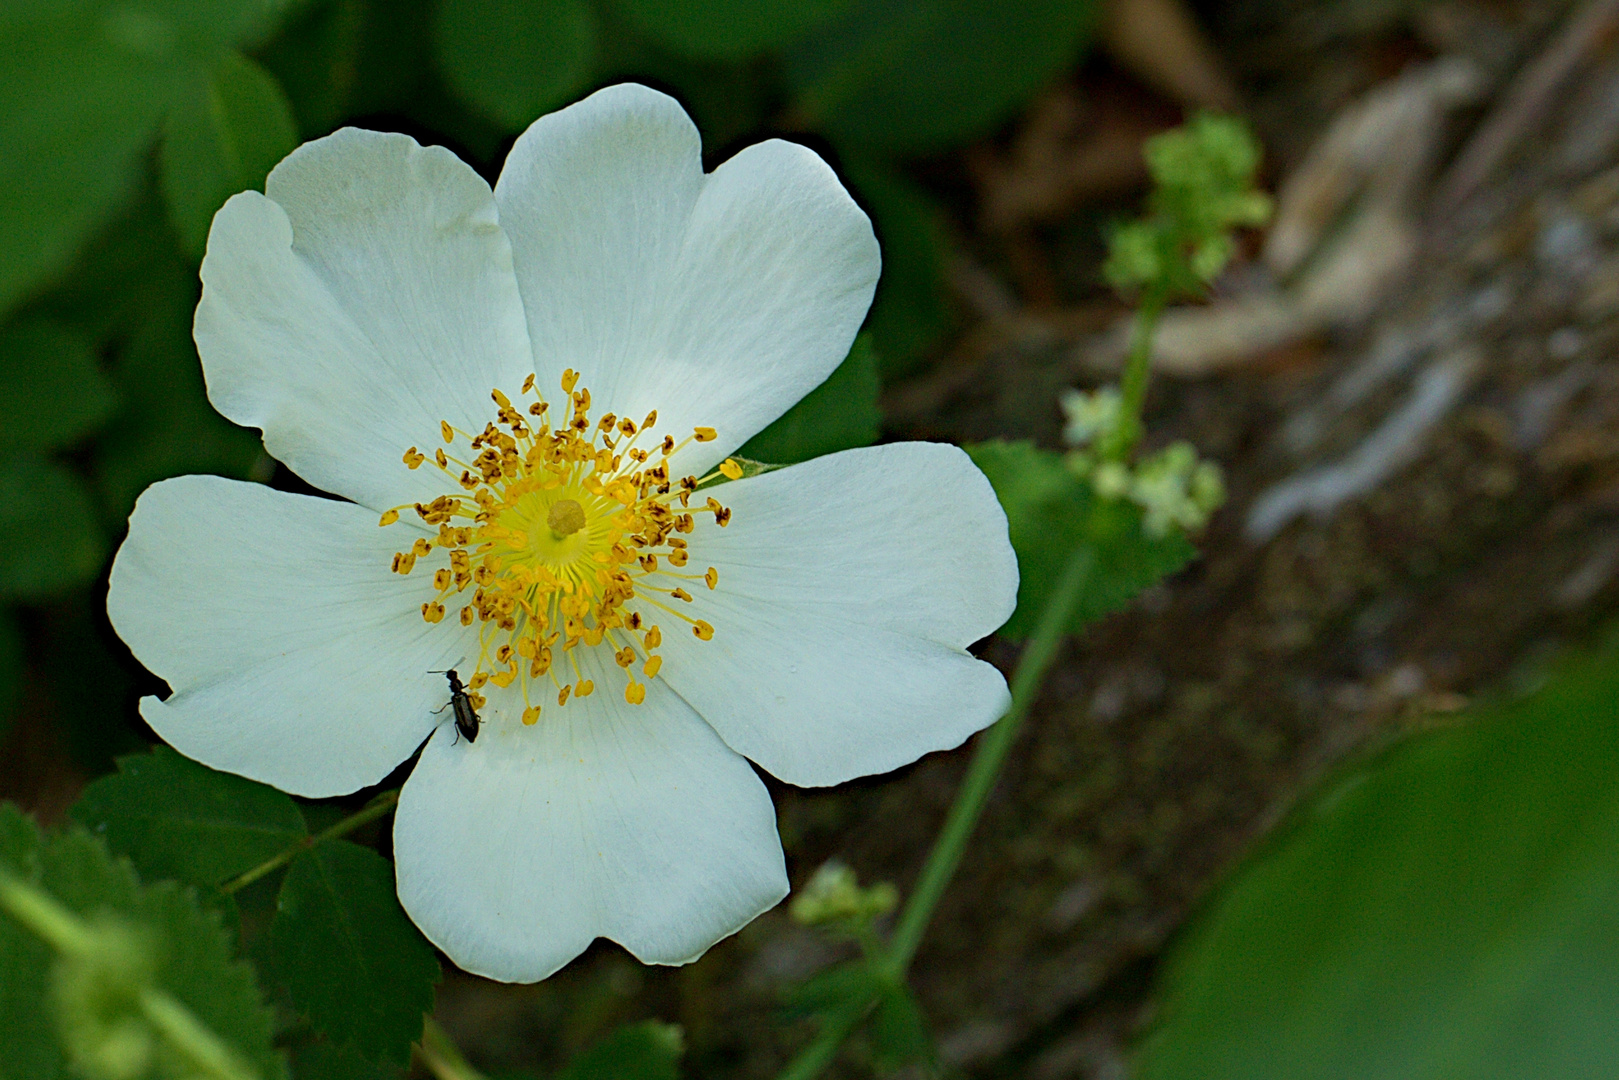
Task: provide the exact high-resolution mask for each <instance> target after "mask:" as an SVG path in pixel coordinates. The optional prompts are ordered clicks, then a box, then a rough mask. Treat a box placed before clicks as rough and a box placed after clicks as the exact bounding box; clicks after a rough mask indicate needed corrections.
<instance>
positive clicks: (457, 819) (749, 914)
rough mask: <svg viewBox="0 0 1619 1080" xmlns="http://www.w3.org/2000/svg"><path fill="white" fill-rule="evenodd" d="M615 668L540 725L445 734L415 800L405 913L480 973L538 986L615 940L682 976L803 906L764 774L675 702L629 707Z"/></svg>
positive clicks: (414, 781)
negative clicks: (708, 955) (792, 902)
mask: <svg viewBox="0 0 1619 1080" xmlns="http://www.w3.org/2000/svg"><path fill="white" fill-rule="evenodd" d="M604 654H605V650H589V651H587V653H586V655H584V656H583V657H582V660H583V668H584V670H585V673H586V674H587V675H588V676H590V677H592V678H593V679H594V680H595V682H596V686H597V690H596V692H595V694H593V695H592V696H591V697H588V698H585V699H583V700H574V701H571V702H570V703H569V704H568V705H567V706H566V707H558V706H557V705H556V703H555V699H554V698H552V699H551V700H550V701H549V702H548V703H547V704H546V705H545V706H544V712H543V713H542V715H541V716H540V719H539V722H538V723H537V724H535V725H534V726H533V727H528V728H525V727H523V726H522V725H521V724H513V723H510V722H504V723H498V724H489V723H486V724H485V726H484V731H483V733H482V734H481V735H480V736H479V738H478V740H477V741H476V742H475V743H470V744H469V743H467V742H466V741H465V740H461V741H459V742H457V741H456V740H455V739H454V737H453V736H451V735H448V734H446V733H445V732H443V731H441V732H439V734H438V735H437V736H436V737H434V739H433V740H432V741H431V742H429V743H428V745H427V747H426V748H425V749H424V750H423V751H422V756H421V760H420V761H419V762H418V763H417V766H416V769H415V771H414V772H413V773H412V774H411V776H410V779H409V780H408V781H407V782H406V784H405V787H404V790H403V791H402V792H401V793H400V798H399V809H398V811H397V813H396V814H395V817H394V860H395V864H396V866H397V869H398V877H399V899H400V902H401V903H402V904H404V906H405V910H406V911H407V912H409V913H410V917H411V918H412V919H414V920H415V922H416V925H417V926H419V927H421V929H422V932H423V933H425V934H426V935H427V937H428V939H429V940H430V941H432V942H433V943H434V944H435V945H437V946H438V947H439V948H441V949H443V950H444V952H445V954H446V955H448V956H449V957H450V959H452V960H454V961H455V962H456V963H457V964H459V965H460V966H461V967H462V968H464V969H466V970H467V971H470V972H472V973H474V974H477V975H484V976H487V977H489V978H491V979H500V980H502V981H505V982H533V981H537V980H539V979H543V978H545V977H546V976H547V975H550V974H551V973H552V972H554V971H556V970H557V969H558V968H560V967H561V966H562V965H564V964H566V963H567V962H568V961H569V960H571V959H573V958H574V957H575V956H577V955H578V954H579V953H580V952H582V951H583V950H584V949H585V947H586V946H587V945H589V944H590V942H591V941H592V940H593V939H595V938H596V937H598V936H600V937H607V938H610V939H612V940H614V941H617V942H619V943H620V944H622V945H623V946H624V947H625V948H627V949H629V951H630V952H632V953H633V954H635V956H636V957H637V958H638V959H640V960H641V961H642V962H643V963H652V964H683V963H686V962H688V961H691V960H695V959H696V958H697V957H699V956H701V955H702V954H703V952H704V951H705V950H707V949H708V947H709V946H710V945H712V944H714V942H716V941H718V940H719V939H720V938H722V937H725V936H726V935H728V934H731V933H734V932H735V931H736V930H738V929H740V928H741V927H742V926H744V925H746V924H747V923H748V922H749V921H750V920H752V919H753V918H754V917H756V916H757V915H759V914H760V913H762V912H764V911H766V910H768V909H769V908H771V907H773V906H775V905H776V904H777V903H778V902H780V900H781V898H782V897H783V896H785V895H786V894H787V876H786V870H785V867H784V865H783V860H782V853H781V843H780V841H779V840H778V839H777V838H776V823H775V812H774V809H773V808H772V807H771V804H770V796H769V795H768V794H767V793H766V791H765V788H764V785H763V784H762V783H761V782H760V781H759V778H758V776H756V775H755V774H754V772H753V769H752V768H751V767H750V766H749V765H748V763H747V762H746V761H744V760H743V759H742V758H740V757H738V756H737V755H736V754H735V753H734V752H732V751H731V750H730V749H728V748H727V747H726V746H725V744H724V743H722V742H721V741H720V740H719V738H718V737H717V736H716V735H715V734H714V732H713V730H712V729H711V728H709V727H708V726H707V725H706V724H704V723H703V722H702V720H700V719H699V718H698V717H697V716H696V714H694V713H693V712H692V711H691V710H690V708H688V707H687V706H686V705H685V704H684V703H683V702H681V701H680V699H679V698H677V697H676V696H675V695H674V694H672V693H670V692H669V690H668V688H667V687H664V686H660V685H658V684H657V683H656V682H655V681H654V683H653V685H652V686H650V687H649V688H648V693H647V697H646V701H645V703H644V704H641V705H627V704H625V702H624V699H623V696H622V695H623V685H624V682H623V676H622V674H620V673H619V672H618V671H617V669H613V668H612V667H611V664H608V665H607V668H608V669H610V670H604V669H603V667H602V661H601V658H602V656H603V655H604Z"/></svg>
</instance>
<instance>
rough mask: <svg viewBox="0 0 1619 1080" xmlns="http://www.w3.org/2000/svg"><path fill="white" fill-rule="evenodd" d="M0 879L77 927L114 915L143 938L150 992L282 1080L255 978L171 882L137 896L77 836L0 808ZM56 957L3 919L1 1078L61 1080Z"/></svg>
mask: <svg viewBox="0 0 1619 1080" xmlns="http://www.w3.org/2000/svg"><path fill="white" fill-rule="evenodd" d="M0 870H3V871H4V872H6V873H9V874H14V875H17V876H19V877H21V878H22V879H23V880H25V881H27V882H29V883H30V884H33V885H36V886H38V887H39V888H42V889H43V890H44V891H45V892H47V893H49V894H50V895H51V896H52V897H53V898H54V899H55V900H56V901H57V902H58V903H60V904H61V905H62V906H64V907H66V908H67V909H69V910H70V911H72V912H74V913H76V914H78V915H79V916H81V917H89V916H96V915H99V914H102V913H109V912H110V913H112V914H114V915H116V916H117V917H119V918H121V919H122V920H123V921H124V922H125V923H127V924H128V925H130V926H131V927H132V928H134V929H135V930H137V931H138V932H140V933H141V934H142V936H143V937H144V938H145V940H147V941H149V942H150V943H151V944H152V946H153V954H154V956H155V957H156V967H155V969H154V979H153V982H154V985H155V986H156V987H158V988H160V989H162V990H163V991H166V992H167V993H168V994H169V995H171V996H172V997H173V998H174V999H176V1000H177V1001H178V1002H179V1003H180V1004H182V1005H184V1006H185V1007H186V1008H187V1009H189V1010H190V1011H191V1013H192V1015H193V1016H194V1017H195V1018H196V1019H197V1020H199V1021H201V1022H202V1024H203V1025H205V1026H206V1027H207V1028H209V1029H210V1030H211V1031H212V1032H213V1033H214V1034H215V1035H217V1036H218V1037H220V1038H221V1039H223V1040H224V1041H225V1042H226V1043H227V1044H229V1045H230V1046H231V1048H232V1049H234V1050H235V1051H236V1053H237V1054H238V1055H240V1056H241V1057H242V1059H243V1060H244V1061H246V1062H247V1063H248V1064H250V1065H251V1066H252V1067H253V1068H254V1069H256V1070H257V1071H258V1073H259V1075H260V1076H261V1077H263V1078H264V1080H275V1078H277V1077H282V1076H285V1075H286V1066H285V1063H284V1061H283V1060H282V1057H281V1055H280V1053H279V1052H278V1051H277V1050H275V1048H274V1047H273V1046H272V1045H271V1031H272V1018H271V1014H270V1011H269V1010H268V1009H267V1008H266V1007H265V1006H264V1004H263V1001H262V999H261V997H260V994H259V990H258V987H257V985H256V983H255V980H254V976H253V971H252V969H251V968H250V967H248V966H247V965H246V964H243V963H241V962H239V961H236V960H234V959H232V957H231V951H232V941H231V936H230V934H229V933H227V932H226V931H225V930H224V929H223V928H222V927H221V925H220V922H219V917H218V915H216V914H214V913H212V912H208V911H205V910H203V909H201V908H199V907H198V906H197V904H196V901H195V899H194V898H193V897H192V895H191V893H190V892H189V891H188V890H182V889H181V888H180V887H179V886H177V885H175V884H173V883H172V882H163V883H159V884H156V885H151V886H142V885H141V884H140V883H139V882H138V881H137V880H136V877H135V874H134V873H133V871H131V869H130V867H129V864H128V863H125V862H121V861H114V860H113V859H112V858H111V857H110V856H109V855H108V854H107V850H106V848H105V847H104V846H103V845H102V844H101V843H100V842H99V841H98V840H96V839H94V838H92V837H90V836H89V835H87V834H85V833H83V832H80V831H73V832H66V833H59V834H52V835H41V834H40V832H39V831H38V830H37V829H36V828H35V827H34V826H33V824H32V822H30V821H29V820H28V819H27V818H26V817H24V816H23V815H22V814H21V813H19V812H18V811H17V810H16V808H15V807H13V806H11V805H10V804H3V805H0ZM53 961H54V954H53V953H52V951H51V950H50V949H49V948H48V947H47V946H46V945H45V944H44V943H43V942H41V941H40V940H39V939H38V938H36V937H35V936H34V935H33V933H32V932H31V931H29V930H27V929H24V928H23V927H22V926H21V925H19V924H18V923H17V922H15V921H14V920H13V919H12V918H11V917H10V916H9V915H8V914H5V913H0V972H4V974H5V978H3V979H0V1028H3V1029H4V1031H5V1033H6V1036H5V1038H4V1039H0V1076H5V1077H8V1078H10V1077H18V1078H23V1077H26V1078H27V1080H55V1078H57V1077H64V1078H65V1077H67V1076H68V1075H69V1072H68V1070H67V1067H66V1064H65V1062H64V1061H63V1054H62V1051H61V1049H60V1045H59V1042H58V1035H57V1031H56V1025H55V1019H54V1016H53V1010H52V1009H51V1008H50V1007H49V1006H48V1004H47V1003H48V1002H49V1000H50V999H49V996H48V989H47V988H48V986H49V984H50V978H51V966H52V963H53Z"/></svg>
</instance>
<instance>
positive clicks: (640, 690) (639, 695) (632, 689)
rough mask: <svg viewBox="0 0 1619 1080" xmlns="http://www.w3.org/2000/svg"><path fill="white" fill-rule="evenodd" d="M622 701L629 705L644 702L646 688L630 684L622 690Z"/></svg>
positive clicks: (639, 684)
mask: <svg viewBox="0 0 1619 1080" xmlns="http://www.w3.org/2000/svg"><path fill="white" fill-rule="evenodd" d="M624 700H625V701H627V702H629V703H630V704H631V705H639V704H641V702H643V701H645V700H646V687H645V686H643V685H642V684H641V683H638V682H631V683H630V684H629V685H628V686H626V687H625V688H624Z"/></svg>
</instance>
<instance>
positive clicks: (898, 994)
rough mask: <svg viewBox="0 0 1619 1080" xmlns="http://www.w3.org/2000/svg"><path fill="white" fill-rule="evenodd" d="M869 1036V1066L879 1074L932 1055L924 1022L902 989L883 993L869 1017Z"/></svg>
mask: <svg viewBox="0 0 1619 1080" xmlns="http://www.w3.org/2000/svg"><path fill="white" fill-rule="evenodd" d="M870 1035H871V1048H872V1057H873V1063H874V1064H875V1065H876V1066H877V1069H878V1071H879V1072H884V1073H887V1072H893V1071H894V1070H895V1069H898V1068H901V1067H902V1066H905V1065H909V1064H910V1063H911V1062H913V1061H922V1060H925V1059H927V1058H929V1057H931V1056H932V1054H933V1041H932V1040H931V1039H930V1038H928V1025H927V1019H926V1018H925V1017H924V1016H923V1015H922V1007H921V1006H920V1005H918V1004H917V1003H916V998H915V996H914V995H912V993H911V991H910V989H909V988H908V987H906V986H889V987H886V988H885V989H884V991H883V994H882V996H881V997H879V998H878V999H877V1009H876V1011H875V1012H873V1013H872V1016H871V1028H870Z"/></svg>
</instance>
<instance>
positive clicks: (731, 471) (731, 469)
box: [720, 458, 742, 480]
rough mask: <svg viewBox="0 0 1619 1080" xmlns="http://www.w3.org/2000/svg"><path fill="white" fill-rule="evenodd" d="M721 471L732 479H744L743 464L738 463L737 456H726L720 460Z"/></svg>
mask: <svg viewBox="0 0 1619 1080" xmlns="http://www.w3.org/2000/svg"><path fill="white" fill-rule="evenodd" d="M720 472H722V473H724V474H725V475H726V476H727V477H728V478H730V479H732V480H740V479H742V466H740V465H738V464H737V463H736V459H735V458H726V459H725V460H724V461H722V462H720Z"/></svg>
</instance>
